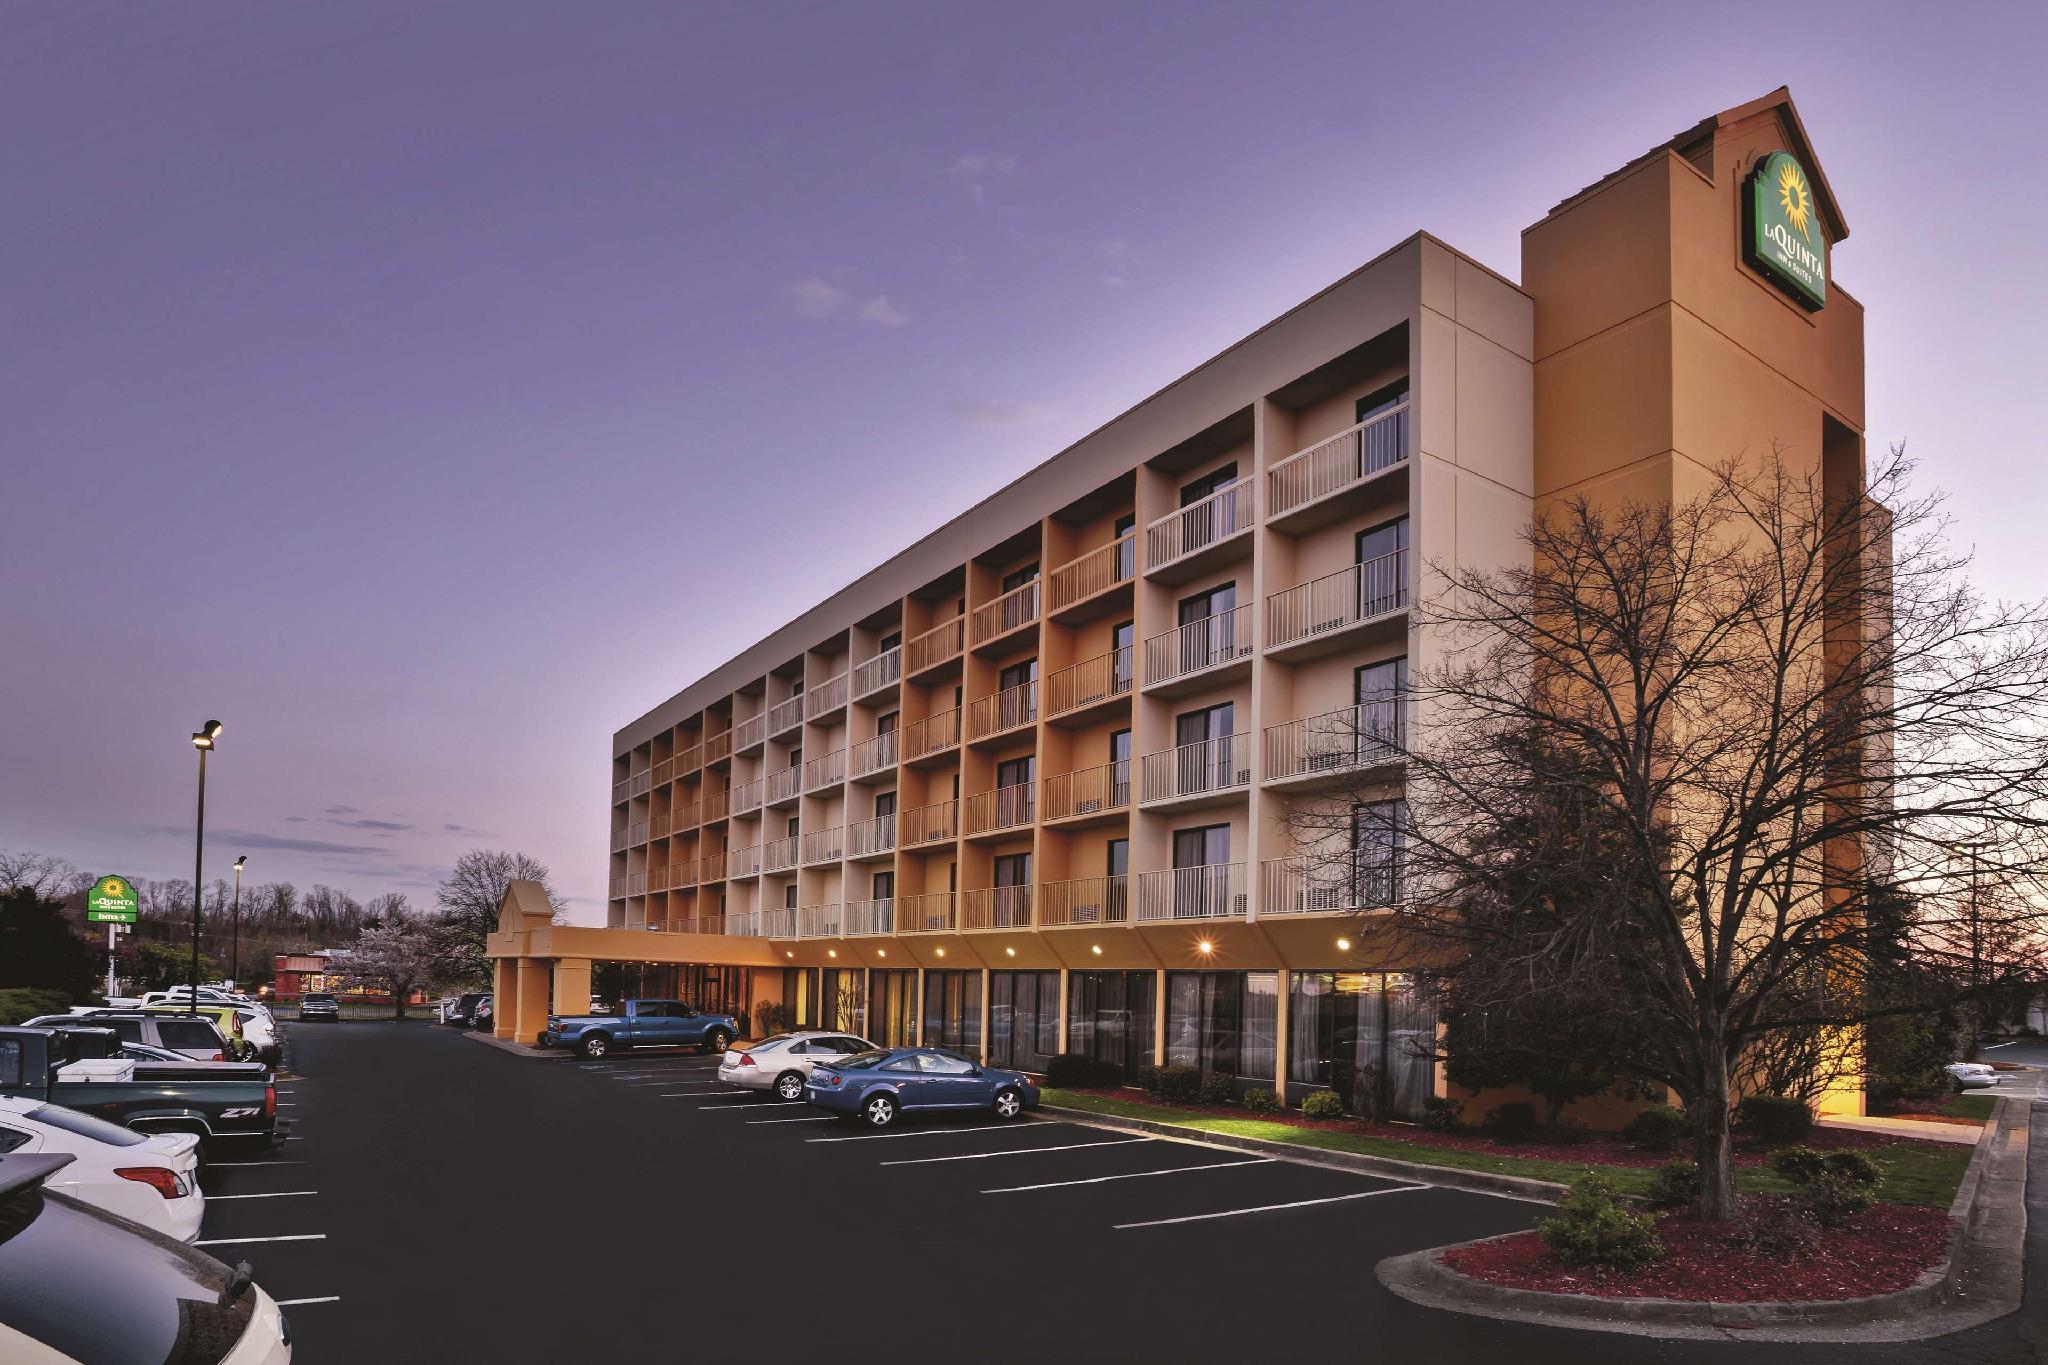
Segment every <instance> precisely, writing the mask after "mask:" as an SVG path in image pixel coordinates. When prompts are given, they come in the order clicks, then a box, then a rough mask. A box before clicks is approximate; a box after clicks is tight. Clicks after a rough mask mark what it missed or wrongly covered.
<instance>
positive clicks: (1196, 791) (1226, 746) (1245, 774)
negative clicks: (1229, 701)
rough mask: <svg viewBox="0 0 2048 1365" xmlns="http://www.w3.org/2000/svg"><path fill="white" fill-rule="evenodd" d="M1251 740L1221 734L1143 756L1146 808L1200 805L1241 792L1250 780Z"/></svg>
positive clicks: (1143, 796)
mask: <svg viewBox="0 0 2048 1365" xmlns="http://www.w3.org/2000/svg"><path fill="white" fill-rule="evenodd" d="M1251 740H1252V737H1251V736H1250V735H1222V736H1219V737H1217V738H1215V739H1205V740H1203V741H1201V742H1200V743H1199V744H1183V745H1181V746H1180V747H1179V748H1177V749H1164V750H1161V751H1160V752H1158V753H1156V754H1146V755H1145V758H1144V765H1143V782H1142V784H1141V785H1142V787H1143V794H1142V795H1141V796H1140V797H1139V801H1140V802H1141V803H1142V804H1143V805H1146V806H1169V805H1170V806H1199V805H1205V804H1207V803H1209V802H1211V801H1214V800H1216V799H1218V798H1221V797H1227V796H1230V795H1232V794H1233V793H1236V792H1239V791H1242V790H1244V789H1245V788H1246V787H1249V786H1250V785H1251V781H1252V743H1251Z"/></svg>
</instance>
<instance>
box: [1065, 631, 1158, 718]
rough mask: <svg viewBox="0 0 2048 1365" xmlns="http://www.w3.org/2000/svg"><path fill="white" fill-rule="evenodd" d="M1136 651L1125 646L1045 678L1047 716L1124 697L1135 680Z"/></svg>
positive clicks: (1069, 666) (1084, 660)
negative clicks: (1112, 698)
mask: <svg viewBox="0 0 2048 1365" xmlns="http://www.w3.org/2000/svg"><path fill="white" fill-rule="evenodd" d="M1136 663H1137V650H1136V649H1135V648H1134V647H1132V646H1130V645H1124V646H1123V647H1122V648H1120V649H1112V650H1110V651H1109V652H1108V653H1107V654H1098V655H1096V656H1095V657H1094V658H1092V659H1083V660H1081V662H1080V663H1077V664H1070V665H1068V666H1067V667H1065V668H1062V669H1059V670H1057V671H1055V672H1052V673H1048V674H1046V675H1045V714H1046V715H1047V716H1048V717H1051V716H1063V715H1065V714H1066V713H1067V712H1069V711H1078V710H1080V709H1081V708H1082V707H1084V706H1093V705H1095V703H1097V702H1101V701H1108V700H1109V699H1110V698H1111V697H1121V696H1123V695H1125V694H1126V693H1128V692H1129V691H1130V690H1131V684H1132V682H1133V681H1134V680H1135V675H1136V672H1137V669H1136Z"/></svg>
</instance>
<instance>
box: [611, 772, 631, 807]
mask: <svg viewBox="0 0 2048 1365" xmlns="http://www.w3.org/2000/svg"><path fill="white" fill-rule="evenodd" d="M632 799H633V779H632V778H630V777H622V778H620V779H619V780H618V781H616V782H614V783H612V804H613V805H614V806H620V805H624V804H625V803H626V802H628V801H631V800H632Z"/></svg>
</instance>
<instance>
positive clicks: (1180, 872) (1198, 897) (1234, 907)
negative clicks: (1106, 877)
mask: <svg viewBox="0 0 2048 1365" xmlns="http://www.w3.org/2000/svg"><path fill="white" fill-rule="evenodd" d="M1136 880H1137V896H1136V903H1135V904H1134V905H1133V906H1132V907H1131V909H1132V917H1133V918H1134V919H1137V920H1139V921H1141V922H1142V921H1149V920H1175V919H1228V918H1233V917H1236V916H1240V915H1243V914H1244V912H1245V893H1244V864H1243V863H1216V864H1212V865H1210V866H1208V867H1174V868H1168V869H1167V870H1166V871H1164V872H1140V873H1138V874H1137V877H1136Z"/></svg>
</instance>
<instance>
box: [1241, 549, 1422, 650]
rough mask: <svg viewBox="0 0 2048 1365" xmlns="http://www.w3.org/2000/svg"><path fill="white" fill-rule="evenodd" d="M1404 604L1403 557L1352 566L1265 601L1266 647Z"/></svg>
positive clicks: (1400, 553)
mask: <svg viewBox="0 0 2048 1365" xmlns="http://www.w3.org/2000/svg"><path fill="white" fill-rule="evenodd" d="M1407 605H1408V552H1407V551H1406V550H1396V551H1394V552H1393V553H1392V554H1385V555H1381V556H1379V557H1378V558H1376V559H1368V560H1365V561H1364V562H1363V563H1359V564H1352V565H1349V566H1347V567H1345V568H1342V569H1339V570H1338V571H1337V572H1336V573H1333V574H1325V575H1323V576H1322V577H1321V578H1317V579H1312V580H1310V581H1309V582H1307V583H1303V584H1302V585H1300V586H1299V587H1294V588H1289V589H1287V590H1286V591H1285V592H1276V593H1274V594H1273V595H1272V596H1271V597H1268V598H1267V599H1266V648H1268V649H1279V648H1281V647H1283V646H1286V645H1291V644H1298V643H1299V642H1301V641H1303V640H1309V639H1313V638H1314V637H1316V636H1318V635H1327V634H1329V633H1330V632H1331V631H1334V630H1343V629H1345V628H1347V627H1349V626H1355V625H1358V624H1360V623H1362V622H1365V621H1370V620H1373V619H1375V618H1376V617H1381V616H1387V615H1391V614H1392V613H1394V612H1397V611H1400V610H1402V609H1403V608H1405V607H1406V606H1407Z"/></svg>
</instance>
